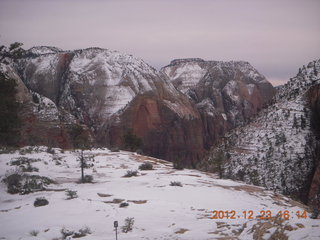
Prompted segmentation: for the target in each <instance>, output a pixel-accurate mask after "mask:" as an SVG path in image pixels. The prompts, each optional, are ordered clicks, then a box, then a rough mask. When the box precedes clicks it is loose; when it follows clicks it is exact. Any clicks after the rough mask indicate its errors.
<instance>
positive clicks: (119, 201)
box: [104, 198, 125, 204]
mask: <svg viewBox="0 0 320 240" xmlns="http://www.w3.org/2000/svg"><path fill="white" fill-rule="evenodd" d="M124 200H125V199H121V198H114V199H113V200H112V201H104V203H114V204H119V203H122V202H123V201H124Z"/></svg>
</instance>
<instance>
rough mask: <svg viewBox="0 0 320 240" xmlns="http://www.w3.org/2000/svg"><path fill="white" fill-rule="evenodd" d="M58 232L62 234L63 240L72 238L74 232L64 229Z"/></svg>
mask: <svg viewBox="0 0 320 240" xmlns="http://www.w3.org/2000/svg"><path fill="white" fill-rule="evenodd" d="M60 232H61V234H62V238H63V239H66V238H67V237H69V236H72V235H73V234H74V231H70V230H68V229H66V228H62V229H61V231H60Z"/></svg>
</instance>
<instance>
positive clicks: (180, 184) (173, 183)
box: [170, 181, 182, 187]
mask: <svg viewBox="0 0 320 240" xmlns="http://www.w3.org/2000/svg"><path fill="white" fill-rule="evenodd" d="M170 186H177V187H182V183H181V182H177V181H173V182H170Z"/></svg>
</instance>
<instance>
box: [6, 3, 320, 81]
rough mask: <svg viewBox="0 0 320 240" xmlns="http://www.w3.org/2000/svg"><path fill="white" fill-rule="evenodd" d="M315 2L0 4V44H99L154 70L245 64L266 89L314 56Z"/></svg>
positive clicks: (317, 54)
mask: <svg viewBox="0 0 320 240" xmlns="http://www.w3.org/2000/svg"><path fill="white" fill-rule="evenodd" d="M319 13H320V1H318V0H268V1H262V0H194V1H191V0H159V1H155V0H105V1H103V0H87V1H85V0H54V1H51V0H23V1H22V0H21V1H18V0H0V45H2V44H4V45H8V44H10V43H11V42H14V41H19V42H22V43H24V47H25V48H29V47H32V46H37V45H47V46H56V47H60V48H62V49H65V50H71V49H77V48H87V47H102V48H109V49H112V50H118V51H121V52H124V53H129V54H133V55H135V56H137V57H140V58H143V59H144V60H145V61H146V62H148V63H149V64H150V65H152V66H154V67H156V68H158V69H159V68H160V67H162V66H165V65H167V64H168V63H169V62H170V61H171V60H172V59H175V58H186V57H199V58H203V59H205V60H224V61H228V60H245V61H249V62H250V63H251V64H252V65H253V66H254V67H256V68H257V69H258V71H260V72H261V73H262V74H264V75H265V76H266V77H267V78H268V79H269V80H270V81H271V82H272V83H273V84H276V85H278V84H281V83H283V82H285V81H287V80H288V79H289V78H290V77H292V76H294V75H295V74H296V73H297V71H298V68H299V67H300V66H302V65H303V64H307V63H308V62H309V61H311V60H314V59H317V58H320V44H319V43H320V24H319V23H320V14H319Z"/></svg>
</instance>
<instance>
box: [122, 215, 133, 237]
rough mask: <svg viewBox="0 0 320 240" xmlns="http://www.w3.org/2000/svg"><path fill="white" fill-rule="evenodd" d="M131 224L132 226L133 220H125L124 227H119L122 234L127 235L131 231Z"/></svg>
mask: <svg viewBox="0 0 320 240" xmlns="http://www.w3.org/2000/svg"><path fill="white" fill-rule="evenodd" d="M133 224H134V218H129V217H128V218H126V220H125V223H124V226H122V227H121V230H122V232H124V233H128V232H130V231H132V228H133Z"/></svg>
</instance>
